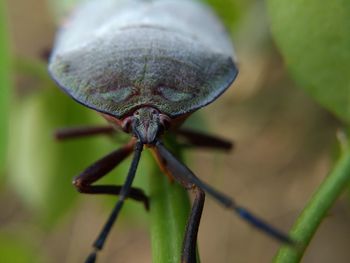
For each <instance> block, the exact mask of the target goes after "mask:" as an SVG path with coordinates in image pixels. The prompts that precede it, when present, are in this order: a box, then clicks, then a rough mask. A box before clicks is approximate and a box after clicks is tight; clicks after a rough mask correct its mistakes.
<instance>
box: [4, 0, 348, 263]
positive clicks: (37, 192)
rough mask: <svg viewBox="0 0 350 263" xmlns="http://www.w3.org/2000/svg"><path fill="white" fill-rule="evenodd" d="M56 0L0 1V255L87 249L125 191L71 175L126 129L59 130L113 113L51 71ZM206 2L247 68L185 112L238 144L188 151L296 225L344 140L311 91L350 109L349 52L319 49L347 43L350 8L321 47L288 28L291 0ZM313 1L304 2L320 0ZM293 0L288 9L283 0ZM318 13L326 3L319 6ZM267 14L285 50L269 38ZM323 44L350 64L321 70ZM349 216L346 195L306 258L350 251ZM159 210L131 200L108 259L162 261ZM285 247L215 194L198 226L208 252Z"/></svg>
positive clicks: (216, 257) (227, 256)
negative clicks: (66, 87)
mask: <svg viewBox="0 0 350 263" xmlns="http://www.w3.org/2000/svg"><path fill="white" fill-rule="evenodd" d="M52 2H53V1H52ZM52 2H50V3H51V5H50V3H49V2H48V1H45V0H26V1H20V0H11V1H2V2H1V6H0V40H1V41H0V91H1V93H0V110H1V113H0V125H1V127H2V128H1V129H0V143H1V144H0V147H1V148H0V150H1V151H0V165H1V166H0V211H1V212H0V262H10V263H12V262H13V263H17V262H18V263H21V262H39V263H40V262H45V263H46V262H47V263H51V262H52V263H56V262H57V263H58V262H69V263H70V262H83V259H84V258H85V256H86V255H87V253H88V252H89V251H90V245H91V243H92V242H93V240H94V238H95V237H96V235H97V233H98V231H99V230H100V228H101V226H102V224H103V223H104V221H105V219H106V218H107V215H108V214H109V211H110V209H111V207H112V204H113V203H114V201H115V198H113V197H112V198H111V197H100V196H83V195H79V194H78V193H77V192H76V191H75V189H74V187H73V186H72V185H71V180H72V177H73V176H74V175H77V174H79V172H81V171H82V170H83V169H84V168H86V167H87V166H88V165H90V164H91V163H92V162H93V161H94V160H96V159H98V158H99V157H101V156H103V155H104V154H105V153H108V152H109V151H111V150H113V149H115V148H116V147H118V145H119V144H120V143H121V142H123V141H124V139H125V136H122V138H93V139H80V140H76V141H69V142H64V143H57V142H56V141H54V139H53V136H52V134H53V132H54V130H55V129H56V128H58V127H65V126H71V125H79V124H96V123H103V120H101V118H100V117H99V116H98V115H97V114H96V113H94V112H92V111H90V110H88V109H86V108H84V107H82V106H80V105H78V104H77V103H75V102H74V101H72V100H71V99H70V98H68V97H67V96H66V95H65V94H63V93H62V92H61V91H60V90H59V89H58V88H57V87H55V85H54V84H53V83H52V81H51V80H50V79H49V77H48V74H47V71H46V65H45V63H46V62H45V61H44V60H43V59H42V54H43V53H44V52H45V51H47V50H49V49H50V47H51V45H52V43H53V38H54V33H55V30H56V29H57V24H56V22H55V19H54V17H56V16H57V12H55V11H54V10H56V11H57V9H55V7H53V6H54V5H52ZM206 2H208V3H209V4H211V5H212V7H213V8H214V9H215V10H216V12H217V13H218V14H219V15H220V16H221V17H222V19H223V21H224V22H225V24H226V26H227V27H228V29H229V32H230V33H231V34H232V38H233V40H234V43H235V49H236V52H237V57H238V65H239V68H240V75H239V77H238V79H237V80H236V82H235V83H234V85H233V86H232V87H231V88H230V89H229V90H228V91H227V92H226V93H225V94H224V95H223V96H222V97H220V98H219V99H218V100H217V101H215V102H214V103H213V104H211V105H209V106H208V107H206V108H204V109H202V110H200V111H199V112H197V113H195V114H194V116H193V119H189V121H188V123H189V124H190V125H191V123H192V122H196V119H203V120H204V122H205V123H206V125H205V127H202V128H203V129H205V130H208V132H209V131H210V132H211V133H215V134H218V135H221V136H223V137H226V138H228V139H232V140H233V141H235V143H236V148H235V149H234V151H233V152H232V153H229V154H225V153H218V152H211V151H207V150H201V151H195V150H191V151H190V152H188V155H187V163H188V164H189V166H190V167H191V169H193V171H194V172H195V173H196V174H197V175H198V176H199V177H200V178H202V179H203V180H205V181H207V182H209V183H210V184H212V185H213V186H215V187H216V188H218V189H221V190H222V191H224V192H225V193H227V194H229V195H231V196H233V197H235V199H236V200H237V201H238V202H240V203H241V204H243V205H244V206H246V207H249V208H250V210H252V211H255V212H256V213H257V214H259V215H261V216H262V217H264V218H266V219H267V220H268V221H269V222H271V223H272V224H274V225H276V226H278V227H279V228H281V229H284V230H285V231H287V230H288V229H289V228H290V227H291V226H292V224H293V222H294V221H295V219H296V218H297V216H298V214H299V213H300V211H301V210H302V208H303V207H304V206H305V204H306V202H307V200H308V199H309V198H310V197H311V195H312V193H313V192H314V191H315V190H316V189H317V187H318V185H319V184H320V183H321V182H322V180H323V179H324V178H325V176H326V175H327V173H328V171H329V170H330V168H331V167H332V164H333V159H332V158H334V156H336V152H337V149H336V138H335V134H336V131H337V130H339V128H340V127H342V125H341V122H340V121H339V120H337V118H336V117H334V115H332V114H331V113H329V112H328V111H326V110H324V109H323V108H321V107H320V106H319V105H318V104H317V103H316V102H314V101H313V100H312V99H311V96H313V95H314V94H315V93H317V95H316V96H313V97H314V98H315V99H316V100H317V101H319V102H321V103H323V105H326V107H327V108H328V109H330V111H331V112H333V113H334V114H336V115H337V116H338V117H339V119H341V120H343V121H345V122H348V121H349V119H350V118H349V117H348V116H349V114H350V110H349V106H348V105H349V103H346V102H347V101H349V96H350V95H349V94H350V92H348V91H349V84H348V83H350V82H349V79H348V78H349V76H350V72H349V67H347V65H348V64H347V63H349V61H350V60H349V61H348V58H349V56H348V52H344V53H342V52H340V53H341V54H343V55H342V56H341V58H339V57H338V54H339V52H338V51H339V50H338V49H336V48H333V46H331V47H332V48H329V50H330V52H329V53H330V54H328V53H327V54H328V55H324V56H321V55H320V54H324V53H322V52H323V50H324V49H327V47H328V46H329V45H332V43H333V42H334V43H336V44H337V43H342V45H343V44H344V45H343V46H341V47H340V48H339V49H341V48H343V49H342V50H344V47H350V45H348V46H346V43H347V42H344V43H343V42H341V40H342V36H343V35H344V34H349V33H348V32H346V30H345V29H343V28H339V27H337V26H336V25H337V23H343V22H344V21H342V20H341V18H342V17H343V16H342V14H343V13H344V12H345V11H344V10H343V9H341V10H342V12H341V13H336V12H338V11H339V10H338V9H336V10H335V11H334V12H335V13H336V14H337V15H336V16H329V17H328V18H327V19H329V21H334V23H335V25H333V24H332V23H331V22H329V21H326V22H325V26H324V27H325V28H326V30H329V31H330V32H334V31H336V32H335V33H337V34H335V36H334V37H333V36H332V38H331V40H330V42H327V41H324V42H322V43H324V47H318V46H317V45H315V47H314V45H313V43H316V42H317V41H319V39H320V38H321V37H322V36H323V35H320V34H311V33H310V32H308V31H307V30H305V32H303V34H300V35H298V34H294V35H293V37H290V38H288V37H285V36H284V34H285V32H287V33H289V32H292V33H293V28H291V29H290V30H289V29H288V27H287V29H288V30H286V27H283V25H284V23H285V24H286V25H289V24H292V22H293V20H291V21H289V20H288V18H289V16H288V15H290V14H293V12H294V13H297V14H298V15H299V14H300V13H298V12H297V11H298V9H297V8H296V7H295V6H293V8H292V7H288V4H285V5H284V6H283V3H282V2H285V1H279V2H278V1H272V0H271V1H268V2H269V12H267V7H266V4H267V3H266V2H264V1H259V0H249V1H247V0H216V1H215V0H207V1H206ZM297 2H299V3H302V1H297ZM314 2H315V1H310V2H309V4H308V5H309V6H305V10H306V11H307V10H309V9H312V10H314V9H313V6H312V3H314ZM335 2H337V5H339V6H341V3H345V2H344V1H340V0H338V1H335ZM319 5H320V6H321V4H319ZM283 8H284V9H283ZM308 8H309V9H308ZM323 8H327V7H323ZM347 8H349V4H347ZM282 9H283V10H284V12H282V11H281V12H278V14H282V15H280V17H279V16H278V15H276V10H278V11H280V10H282ZM327 10H331V9H329V8H328V9H327ZM346 10H349V9H346ZM306 11H305V12H306ZM317 12H320V13H322V12H324V10H323V9H322V8H321V7H320V10H319V9H317ZM317 12H316V11H315V13H317ZM268 14H269V15H268ZM349 14H350V13H349V12H347V13H346V12H345V15H344V16H345V17H348V16H349ZM303 15H304V14H300V20H298V21H296V22H298V23H299V25H298V26H299V27H300V28H304V26H305V24H303V22H305V21H304V20H303V19H302V18H303ZM305 16H308V17H309V14H308V13H305ZM291 19H292V18H291ZM338 20H339V21H338ZM269 21H272V25H273V32H274V33H275V37H276V43H277V45H278V46H279V47H280V48H281V50H282V53H283V54H284V59H282V57H281V55H280V53H279V52H278V51H277V47H276V45H275V42H274V41H273V39H272V36H271V32H270V25H269ZM313 21H314V20H312V21H310V26H312V25H313V23H312V22H313ZM347 21H349V20H347ZM314 22H315V21H314ZM316 22H317V21H316ZM316 22H315V23H316ZM346 25H349V23H348V24H345V25H344V27H346ZM324 27H322V28H324ZM305 28H306V29H307V27H305ZM337 30H338V31H339V32H338V31H337ZM300 31H301V30H299V31H298V32H300ZM327 32H328V31H327ZM308 36H312V37H313V41H315V42H312V43H308V45H306V44H305V45H302V46H301V47H300V49H303V50H307V51H308V52H305V53H306V54H305V55H300V54H301V53H300V52H299V50H298V46H297V45H294V43H299V42H303V41H302V39H299V38H301V37H302V38H303V39H307V37H308ZM293 41H294V42H293ZM327 45H328V46H327ZM349 49H350V48H349ZM289 51H290V52H289ZM317 52H319V53H317ZM307 54H310V57H309V58H308V60H307V61H311V62H312V63H311V62H310V63H306V65H305V63H304V62H303V60H302V58H303V56H306V55H307ZM324 57H325V58H326V59H328V58H329V61H330V62H329V67H333V68H334V67H336V69H337V71H340V73H341V76H337V75H335V76H333V75H331V73H329V72H325V71H323V68H322V66H320V64H322V63H323V58H324ZM286 65H287V66H286ZM323 66H324V65H323ZM287 68H288V69H289V72H290V73H291V74H290V73H289V72H287ZM310 68H313V69H318V70H319V71H317V70H315V71H312V70H309V69H310ZM317 72H318V73H317ZM310 74H311V76H312V78H311V80H309V79H310V78H308V76H310ZM344 74H345V75H346V74H348V76H347V78H346V77H343V75H344ZM318 77H322V78H318ZM308 81H309V82H308ZM327 81H328V82H327ZM296 83H297V84H296ZM310 83H311V84H310ZM320 83H321V84H320ZM329 83H332V85H334V86H336V87H343V86H345V88H344V90H345V92H343V93H342V92H340V91H339V90H333V89H331V90H330V92H329V94H328V95H327V94H326V95H324V93H320V92H319V91H317V87H319V86H322V85H326V84H327V85H328V86H329ZM344 83H345V85H343V84H344ZM309 84H310V85H309ZM300 87H304V88H305V90H306V92H305V91H304V90H303V89H300ZM308 87H310V88H308ZM306 93H307V94H306ZM310 94H311V96H310ZM319 94H320V95H319ZM334 94H335V95H339V96H338V97H340V99H343V100H344V101H345V102H344V103H333V104H332V103H330V104H328V101H329V100H327V99H328V98H329V97H332V98H334V100H337V99H339V98H336V97H337V96H333V95H334ZM346 100H347V101H346ZM324 101H326V103H324ZM329 105H330V106H329ZM333 105H336V106H337V107H333ZM338 105H340V106H342V105H345V106H344V107H338ZM198 128H200V127H198ZM6 131H9V132H6ZM152 162H153V161H152V160H151V158H150V157H149V156H148V155H145V156H143V157H142V161H141V167H140V169H139V173H138V176H137V180H136V182H135V184H136V185H138V186H140V187H143V188H145V189H146V190H147V182H145V180H144V177H145V176H143V175H144V174H146V173H148V172H149V171H150V166H152ZM127 164H128V163H127V162H126V163H125V164H123V165H122V167H118V169H116V171H114V172H113V173H112V174H111V175H110V176H108V178H107V180H108V181H109V182H114V181H117V182H120V179H122V178H120V177H119V176H115V175H117V174H118V173H121V174H122V173H125V169H126V168H127ZM140 171H142V172H140ZM118 180H119V181H118ZM349 219H350V214H349V198H348V197H347V195H344V196H342V197H341V198H340V199H339V200H338V201H337V203H336V204H335V206H334V207H333V208H332V210H331V212H330V213H329V215H328V216H327V217H326V219H325V220H324V222H323V223H322V225H321V227H320V228H319V230H318V232H317V234H316V236H315V238H314V240H313V241H312V243H311V245H310V247H309V249H308V250H307V252H306V254H305V256H304V259H303V261H302V262H306V263H313V262H318V263H323V262H324V263H326V262H327V263H328V262H338V263H342V262H344V263H345V262H349V255H350V254H349V251H348V244H349V242H350V223H349V222H350V220H349ZM148 221H149V218H148V215H147V214H146V213H145V212H144V211H143V208H142V206H141V205H139V204H135V203H133V202H132V201H131V202H127V205H126V206H125V209H124V210H123V213H122V218H121V220H119V221H118V223H117V224H116V226H115V227H114V229H113V231H112V233H111V236H110V239H109V241H108V243H107V245H106V247H105V249H104V251H103V253H101V255H100V258H99V259H100V261H99V262H151V248H150V242H149V233H148V232H149V230H148ZM279 246H280V244H278V243H277V242H275V241H274V240H271V239H270V238H269V237H267V236H265V235H263V234H261V233H260V232H257V231H256V230H254V229H252V228H250V227H249V226H248V225H247V224H246V223H244V222H242V221H241V220H240V219H238V218H236V217H234V216H232V214H231V213H228V212H227V211H225V210H224V209H222V207H220V206H218V205H217V204H216V203H215V202H213V201H212V200H211V199H210V198H207V202H206V206H205V209H204V214H203V219H202V222H201V227H200V233H199V249H200V254H201V259H202V262H204V263H205V262H238V263H245V262H248V263H250V262H259V263H260V262H271V260H272V258H273V256H274V254H275V253H276V251H277V249H278V248H279Z"/></svg>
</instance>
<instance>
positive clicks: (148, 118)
mask: <svg viewBox="0 0 350 263" xmlns="http://www.w3.org/2000/svg"><path fill="white" fill-rule="evenodd" d="M169 125H170V118H169V117H168V116H166V115H164V114H162V113H160V112H159V111H158V110H157V109H155V108H152V107H142V108H139V109H137V110H135V111H134V113H133V114H132V115H131V116H129V117H127V118H126V119H125V120H124V121H123V129H124V130H126V131H129V132H131V133H133V134H134V135H135V136H136V137H137V138H138V139H139V140H140V141H141V142H142V143H143V144H154V143H155V142H156V140H157V138H158V137H159V136H160V135H161V134H162V133H163V131H164V130H166V129H167V128H168V127H169Z"/></svg>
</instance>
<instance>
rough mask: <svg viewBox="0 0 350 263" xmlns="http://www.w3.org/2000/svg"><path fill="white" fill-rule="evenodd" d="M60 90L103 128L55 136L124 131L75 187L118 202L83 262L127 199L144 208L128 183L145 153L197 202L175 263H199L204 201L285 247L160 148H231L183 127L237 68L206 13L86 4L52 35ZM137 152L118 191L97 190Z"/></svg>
mask: <svg viewBox="0 0 350 263" xmlns="http://www.w3.org/2000/svg"><path fill="white" fill-rule="evenodd" d="M49 72H50V74H51V76H52V78H53V79H54V80H55V82H56V83H57V84H58V86H59V87H60V88H61V89H63V91H65V92H66V93H67V94H68V95H69V96H71V97H72V98H73V99H74V100H76V101H77V102H79V103H81V104H83V105H85V106H87V107H89V108H91V109H93V110H95V111H97V112H99V113H101V115H102V116H103V117H104V118H105V119H106V120H107V121H108V122H109V124H110V125H109V126H107V127H85V128H75V129H74V128H71V129H66V130H63V131H61V132H59V133H58V137H59V138H61V139H63V138H73V137H79V136H89V135H96V134H106V133H111V132H113V131H116V130H120V129H121V130H123V131H124V132H126V133H129V134H130V135H131V136H132V138H131V140H130V142H129V143H128V144H126V145H125V146H123V147H122V148H121V149H118V150H116V151H114V152H112V153H110V154H109V155H107V156H105V157H103V158H102V159H100V160H98V161H97V162H96V163H94V164H93V165H91V166H90V167H88V168H87V169H86V170H85V171H83V172H82V173H81V174H80V175H79V176H77V177H76V178H75V179H74V180H73V184H74V185H75V187H77V189H78V190H79V191H80V192H82V193H87V194H109V195H118V196H119V200H118V201H117V203H116V205H115V207H114V209H113V211H112V213H111V215H110V217H109V219H108V220H107V222H106V224H105V226H104V228H103V229H102V231H101V233H100V235H99V236H98V238H97V239H96V241H95V243H94V249H93V251H92V253H91V254H90V255H89V256H88V258H87V260H86V262H88V263H92V262H95V261H96V258H97V253H98V251H99V250H101V249H102V247H103V245H104V243H105V241H106V238H107V236H108V233H109V232H110V230H111V228H112V225H113V223H114V221H115V220H116V218H117V216H118V214H119V212H120V210H121V208H122V206H123V203H124V200H125V199H126V198H131V199H134V200H137V201H140V202H143V203H144V205H145V207H146V208H148V207H149V200H148V197H147V196H146V195H145V194H144V193H143V191H142V190H140V189H137V188H133V187H132V182H133V179H134V176H135V173H136V169H137V166H138V163H139V159H140V155H141V152H142V150H143V148H144V146H147V148H149V149H150V150H151V151H152V152H153V153H154V156H155V158H156V159H157V162H158V163H159V165H160V166H161V169H162V170H163V171H164V172H165V173H166V174H167V175H168V176H169V177H171V178H173V179H174V180H175V181H177V182H178V183H180V184H181V185H182V186H183V187H185V188H186V189H188V190H193V192H194V193H195V199H194V202H193V207H192V211H191V214H190V217H189V220H188V223H187V228H186V233H185V237H184V241H183V251H182V262H191V263H193V262H196V240H197V233H198V227H199V222H200V218H201V213H202V209H203V205H204V198H205V193H207V194H208V195H209V196H211V197H212V198H214V199H215V200H217V201H218V202H219V203H220V204H222V205H223V206H225V207H226V208H227V209H229V210H231V211H233V212H234V213H236V214H237V215H238V216H240V217H242V218H243V219H245V220H246V221H247V222H248V223H250V224H251V225H252V226H254V227H256V228H258V229H260V230H262V231H264V232H266V233H267V234H268V235H270V236H272V237H274V238H276V239H277V240H280V241H282V242H286V243H292V241H291V239H290V238H289V237H288V236H287V235H286V234H284V233H282V232H280V231H278V230H276V229H275V228H274V227H272V226H270V225H269V224H267V223H265V222H264V221H263V220H261V219H259V218H258V217H256V216H254V215H253V214H252V213H250V212H248V211H247V210H246V209H245V208H243V207H241V206H239V205H238V204H236V203H235V202H234V201H233V200H232V199H231V198H230V197H228V196H226V195H225V194H223V193H221V192H219V191H217V190H216V189H214V188H213V187H211V186H209V185H208V184H206V183H204V182H203V181H201V180H200V179H199V178H198V177H197V176H195V175H194V174H193V172H192V171H191V170H190V169H189V168H188V167H187V166H186V165H185V164H183V163H182V162H180V161H179V160H178V159H177V158H176V157H175V156H174V155H173V154H172V153H171V152H170V151H169V150H168V149H167V148H166V147H165V146H164V144H163V141H162V138H163V135H164V134H165V133H167V132H169V131H172V132H174V133H177V134H179V135H180V136H183V137H185V138H187V139H188V141H189V142H190V143H191V144H193V145H194V146H206V147H211V148H217V149H229V148H230V147H231V144H230V143H229V142H227V141H225V140H223V139H220V138H217V137H215V136H210V135H205V134H202V133H199V132H195V131H189V130H184V129H181V127H180V125H181V123H182V122H184V121H185V119H186V118H187V117H188V116H189V115H190V114H191V113H193V112H194V111H196V110H198V109H200V108H202V107H204V106H205V105H207V104H209V103H211V102H213V101H214V100H215V99H217V98H218V97H219V96H220V95H221V94H222V93H223V92H224V91H225V90H226V89H227V88H228V87H229V86H230V85H231V84H232V82H233V81H234V80H235V78H236V76H237V74H238V69H237V67H236V64H235V55H234V51H233V48H232V44H231V42H230V39H229V37H228V36H227V34H226V33H225V30H224V28H223V26H222V25H221V23H220V22H219V21H218V19H217V18H216V17H215V15H213V13H212V12H211V11H210V10H209V9H208V8H207V7H206V6H204V5H202V4H200V3H198V2H196V1H188V0H153V1H146V0H128V1H124V0H103V1H101V0H90V1H87V2H86V3H85V4H83V5H82V6H80V8H78V9H77V10H76V11H75V13H74V15H73V16H72V17H71V19H70V20H69V21H68V23H67V24H66V25H65V26H64V27H63V28H62V29H61V30H60V31H59V33H58V35H57V38H56V42H55V45H54V48H53V52H52V54H51V57H50V61H49ZM132 152H134V155H133V159H132V163H131V165H130V168H129V172H128V175H127V177H126V180H125V183H124V185H123V186H113V185H104V186H101V185H94V184H93V183H95V182H96V181H97V180H98V179H100V178H101V177H103V176H104V175H106V174H107V173H108V172H110V171H111V170H112V169H113V168H114V167H115V166H117V165H118V164H119V163H120V162H122V161H123V160H124V159H125V158H126V157H127V156H129V155H130V154H131V153H132Z"/></svg>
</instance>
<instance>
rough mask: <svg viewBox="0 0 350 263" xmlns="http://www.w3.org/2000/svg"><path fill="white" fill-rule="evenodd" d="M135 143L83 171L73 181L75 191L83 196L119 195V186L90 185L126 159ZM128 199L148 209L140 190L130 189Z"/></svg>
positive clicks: (146, 200)
mask: <svg viewBox="0 0 350 263" xmlns="http://www.w3.org/2000/svg"><path fill="white" fill-rule="evenodd" d="M134 145H135V142H134V141H131V142H130V143H128V144H127V145H125V146H123V147H122V148H120V149H118V150H116V151H114V152H112V153H110V154H108V155H106V156H105V157H103V158H102V159H100V160H98V161H96V162H95V163H94V164H92V165H91V166H89V167H88V168H86V169H85V171H83V172H82V173H81V174H80V175H78V176H77V177H75V178H74V179H73V185H74V186H75V187H76V188H77V190H78V191H79V192H81V193H84V194H109V195H119V194H120V191H121V188H122V187H121V186H117V185H92V184H93V183H94V182H96V181H97V180H99V179H100V178H102V177H103V176H105V175H106V174H107V173H109V172H110V171H112V170H113V169H114V168H115V167H116V166H117V165H118V164H120V163H121V162H122V161H123V160H124V159H125V158H126V157H128V156H129V155H130V154H131V152H132V151H133V149H134ZM128 197H130V198H132V199H134V200H136V201H140V202H143V204H144V206H145V208H146V209H147V210H148V209H149V201H148V197H147V196H146V195H145V194H144V192H143V191H142V190H141V189H138V188H131V189H130V192H129V195H128Z"/></svg>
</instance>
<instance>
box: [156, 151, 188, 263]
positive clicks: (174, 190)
mask: <svg viewBox="0 0 350 263" xmlns="http://www.w3.org/2000/svg"><path fill="white" fill-rule="evenodd" d="M178 152H179V151H178ZM153 170H154V172H153V173H152V174H151V175H150V176H149V182H150V187H149V189H150V201H151V210H150V216H151V242H152V258H153V261H152V262H153V263H178V262H180V257H181V249H182V241H183V236H184V233H185V226H186V222H187V218H188V215H189V210H190V202H189V198H188V194H187V192H186V190H185V189H184V188H183V187H182V186H180V185H179V184H178V183H176V182H170V181H169V179H168V178H167V176H166V175H164V174H163V173H162V172H161V171H160V170H159V168H158V167H155V169H153Z"/></svg>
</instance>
